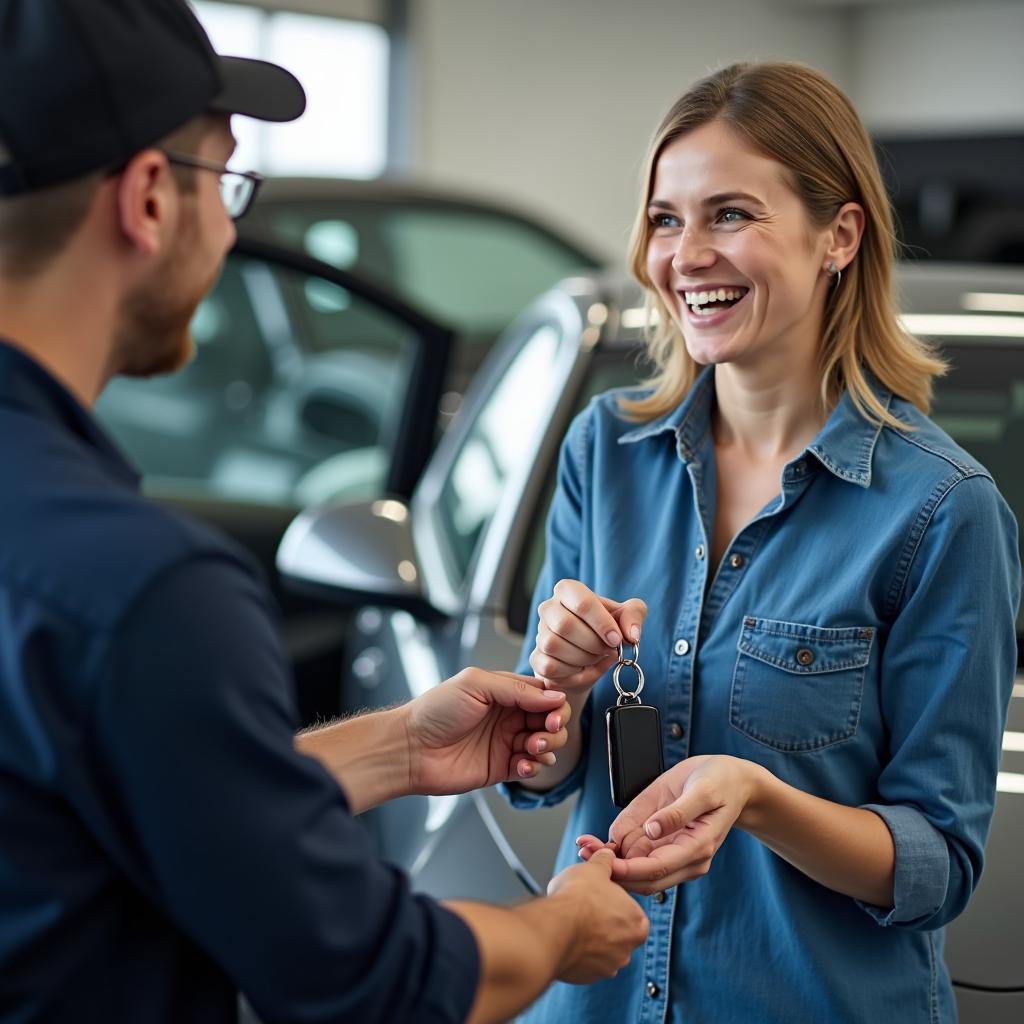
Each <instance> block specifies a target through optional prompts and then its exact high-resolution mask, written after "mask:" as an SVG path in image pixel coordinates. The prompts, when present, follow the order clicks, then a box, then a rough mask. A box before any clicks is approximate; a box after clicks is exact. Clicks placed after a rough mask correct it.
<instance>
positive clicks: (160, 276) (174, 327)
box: [112, 210, 221, 377]
mask: <svg viewBox="0 0 1024 1024" xmlns="http://www.w3.org/2000/svg"><path fill="white" fill-rule="evenodd" d="M197 228H198V218H197V216H196V214H195V211H194V210H193V211H192V212H191V215H190V216H188V218H187V219H186V220H185V221H184V222H183V223H182V226H181V230H180V231H179V233H178V237H177V239H176V241H175V244H174V245H173V246H172V248H171V250H170V251H169V252H168V253H167V255H166V256H165V258H164V259H163V260H161V262H160V265H159V266H158V267H156V268H154V270H153V273H152V274H151V275H150V277H149V279H148V280H147V281H146V282H145V283H144V284H142V285H140V286H139V287H138V288H137V289H136V291H135V292H133V293H132V294H131V295H129V296H128V297H127V299H126V300H125V303H124V306H123V307H122V310H121V316H120V322H119V324H118V327H117V329H116V331H115V335H114V350H113V366H112V370H113V373H115V374H122V375H124V376H126V377H155V376H158V375H160V374H166V373H173V372H174V371H175V370H180V369H181V368H182V367H183V366H185V365H186V364H187V363H188V362H189V361H190V360H191V359H192V356H193V354H194V352H195V343H194V342H193V339H192V334H191V332H190V330H189V325H190V324H191V322H192V317H193V315H194V314H195V311H196V309H197V308H198V307H199V304H200V302H202V300H203V299H204V298H205V297H206V295H207V294H208V293H209V292H210V290H211V289H212V288H213V286H214V284H216V282H217V278H218V277H219V276H220V270H221V266H220V264H218V265H217V266H216V267H215V268H214V270H213V271H212V272H211V273H210V274H208V275H207V277H206V279H204V280H202V281H199V282H196V281H194V280H191V279H190V277H189V275H188V268H189V261H190V259H191V258H194V256H195V254H196V253H197V252H198V251H199V250H200V247H199V246H198V244H197V241H198V230H197Z"/></svg>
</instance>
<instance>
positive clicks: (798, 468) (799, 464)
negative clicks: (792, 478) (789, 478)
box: [793, 459, 807, 476]
mask: <svg viewBox="0 0 1024 1024" xmlns="http://www.w3.org/2000/svg"><path fill="white" fill-rule="evenodd" d="M806 468H807V463H806V462H804V460H803V459H798V460H797V461H796V462H794V463H793V472H794V473H796V475H797V476H800V474H801V473H803V471H804V470H805V469H806Z"/></svg>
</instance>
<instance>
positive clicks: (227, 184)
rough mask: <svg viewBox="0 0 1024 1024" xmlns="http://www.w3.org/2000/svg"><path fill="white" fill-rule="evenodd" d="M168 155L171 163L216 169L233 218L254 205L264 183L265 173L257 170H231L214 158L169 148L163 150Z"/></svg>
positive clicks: (223, 199)
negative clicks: (171, 150)
mask: <svg viewBox="0 0 1024 1024" xmlns="http://www.w3.org/2000/svg"><path fill="white" fill-rule="evenodd" d="M161 152H162V153H163V155H164V156H165V157H167V162H168V163H170V164H178V165H179V166H181V167H196V168H198V169H199V170H201V171H216V173H217V174H219V175H220V197H221V200H222V201H223V203H224V209H225V210H227V212H228V216H229V217H230V218H231V219H232V220H238V219H239V218H241V217H244V216H245V214H246V213H247V212H248V210H249V207H250V206H252V204H253V200H254V199H255V198H256V193H257V192H258V191H259V187H260V185H261V184H263V175H262V174H257V173H256V172H255V171H229V170H228V169H227V167H225V166H224V164H218V163H215V162H214V161H213V160H204V159H203V158H202V157H201V156H192V155H191V154H190V153H172V152H170V151H169V150H166V149H164V150H161Z"/></svg>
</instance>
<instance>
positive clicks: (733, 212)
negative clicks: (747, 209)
mask: <svg viewBox="0 0 1024 1024" xmlns="http://www.w3.org/2000/svg"><path fill="white" fill-rule="evenodd" d="M718 219H719V220H720V221H721V222H722V223H723V224H739V223H740V221H744V220H750V217H749V216H748V215H747V214H746V213H744V212H743V211H742V210H738V209H736V207H734V206H729V207H726V209H724V210H722V211H721V213H719V215H718Z"/></svg>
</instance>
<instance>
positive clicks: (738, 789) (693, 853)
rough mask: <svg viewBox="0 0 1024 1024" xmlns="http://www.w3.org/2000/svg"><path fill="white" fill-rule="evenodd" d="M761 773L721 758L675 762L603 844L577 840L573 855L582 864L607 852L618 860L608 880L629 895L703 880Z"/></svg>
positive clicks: (589, 837) (618, 821) (627, 810)
mask: <svg viewBox="0 0 1024 1024" xmlns="http://www.w3.org/2000/svg"><path fill="white" fill-rule="evenodd" d="M761 771H762V769H761V768H760V766H758V765H755V764H753V763H752V762H750V761H744V760H742V759H740V758H737V757H728V756H725V755H702V756H698V757H690V758H687V759H686V760H685V761H680V762H679V764H677V765H675V766H673V767H672V768H670V769H669V770H668V771H667V772H665V773H664V774H662V775H660V776H659V777H658V778H657V779H655V780H654V782H652V783H651V784H650V785H649V786H648V787H647V788H646V789H645V790H644V791H643V792H642V793H641V794H640V795H639V796H638V797H636V799H635V800H633V802H632V803H631V804H630V805H629V806H628V807H626V808H625V810H623V811H622V812H621V813H620V814H619V816H618V817H617V818H616V819H615V821H613V822H612V826H611V829H610V830H609V842H608V843H607V844H606V843H604V842H603V841H602V840H600V839H598V838H597V837H596V836H592V835H584V836H580V837H579V839H577V840H576V843H577V846H579V853H580V856H581V857H582V858H583V859H584V860H589V859H590V858H591V857H592V856H593V855H594V853H596V852H597V851H598V850H600V849H602V848H605V847H608V846H610V847H611V848H612V849H613V850H614V851H615V852H616V853H617V854H618V858H617V859H616V860H614V861H613V864H612V877H613V878H614V879H615V880H616V881H617V882H619V883H620V884H622V885H623V886H624V887H625V888H627V889H629V890H630V891H632V892H640V893H647V894H649V893H652V892H658V891H659V890H661V889H670V888H671V887H672V886H674V885H678V884H679V883H680V882H688V881H690V880H691V879H694V878H699V877H700V876H702V875H706V874H707V872H708V870H709V868H710V867H711V861H712V859H713V858H714V856H715V854H716V853H717V852H718V848H719V847H720V846H721V845H722V843H723V842H724V841H725V837H726V836H727V835H728V833H729V830H730V829H731V828H732V827H733V825H734V824H736V822H737V820H738V819H739V818H740V817H741V815H742V814H743V812H744V811H745V810H746V808H747V805H748V803H749V802H750V801H751V799H752V798H753V796H754V794H755V792H756V789H757V779H758V773H760V772H761Z"/></svg>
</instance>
